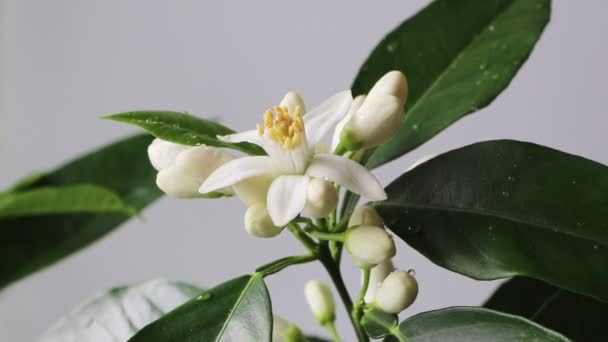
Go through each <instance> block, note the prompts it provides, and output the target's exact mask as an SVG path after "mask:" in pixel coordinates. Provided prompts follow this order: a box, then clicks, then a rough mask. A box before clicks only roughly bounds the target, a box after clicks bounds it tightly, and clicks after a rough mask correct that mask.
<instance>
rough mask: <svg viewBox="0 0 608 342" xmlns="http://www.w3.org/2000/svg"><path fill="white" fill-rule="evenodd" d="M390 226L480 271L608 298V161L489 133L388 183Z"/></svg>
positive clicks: (454, 264) (385, 207) (462, 269)
mask: <svg viewBox="0 0 608 342" xmlns="http://www.w3.org/2000/svg"><path fill="white" fill-rule="evenodd" d="M386 190H387V193H388V200H387V201H386V202H383V203H378V204H377V206H376V207H377V209H378V211H379V212H380V214H381V216H382V217H383V218H384V220H385V223H386V224H387V226H388V227H389V228H390V229H391V230H392V231H393V232H395V233H396V234H397V235H399V236H400V237H401V238H402V239H403V240H405V241H406V242H407V243H408V244H409V245H411V246H412V247H414V248H415V249H417V250H418V251H419V252H421V253H422V254H424V255H425V256H426V257H428V258H429V259H431V260H432V261H433V262H435V263H436V264H438V265H440V266H442V267H445V268H448V269H450V270H452V271H455V272H458V273H461V274H464V275H467V276H469V277H472V278H475V279H497V278H504V277H510V276H514V275H526V276H529V277H532V278H536V279H540V280H544V281H547V282H549V283H552V284H554V285H556V286H559V287H561V288H565V289H568V290H570V291H573V292H577V293H581V294H586V295H590V296H594V297H596V298H598V299H601V300H608V272H606V260H608V210H606V208H607V207H608V167H606V166H604V165H601V164H599V163H596V162H593V161H591V160H588V159H585V158H581V157H577V156H574V155H570V154H567V153H563V152H560V151H556V150H553V149H550V148H547V147H543V146H539V145H535V144H531V143H524V142H517V141H510V140H498V141H488V142H482V143H477V144H473V145H470V146H466V147H463V148H460V149H457V150H454V151H451V152H448V153H445V154H443V155H440V156H439V157H436V158H434V159H432V160H430V161H428V162H426V163H423V164H422V165H420V166H418V167H416V168H415V169H413V170H412V171H410V172H407V173H405V174H404V175H402V176H401V177H399V178H398V179H397V180H395V181H394V182H393V183H391V184H390V185H389V186H388V187H387V189H386Z"/></svg>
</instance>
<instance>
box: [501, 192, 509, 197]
mask: <svg viewBox="0 0 608 342" xmlns="http://www.w3.org/2000/svg"><path fill="white" fill-rule="evenodd" d="M502 196H503V197H509V196H511V194H510V193H509V192H508V191H503V192H502Z"/></svg>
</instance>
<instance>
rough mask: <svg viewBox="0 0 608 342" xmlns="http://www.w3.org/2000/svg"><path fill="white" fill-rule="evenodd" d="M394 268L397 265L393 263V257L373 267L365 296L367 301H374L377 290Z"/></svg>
mask: <svg viewBox="0 0 608 342" xmlns="http://www.w3.org/2000/svg"><path fill="white" fill-rule="evenodd" d="M394 270H395V266H394V265H393V261H392V260H391V259H386V260H384V261H383V262H381V263H379V264H378V265H376V266H375V267H374V268H372V270H371V273H370V276H369V286H368V287H367V291H365V297H364V298H363V299H364V300H365V302H366V303H371V302H373V301H374V298H376V291H377V290H378V288H379V287H380V285H382V282H383V281H384V279H386V277H387V276H388V275H389V274H390V273H391V272H393V271H394Z"/></svg>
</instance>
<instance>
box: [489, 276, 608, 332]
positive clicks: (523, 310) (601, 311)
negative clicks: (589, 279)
mask: <svg viewBox="0 0 608 342" xmlns="http://www.w3.org/2000/svg"><path fill="white" fill-rule="evenodd" d="M484 306H485V307H487V308H489V309H493V310H497V311H501V312H505V313H509V314H513V315H518V316H522V317H525V318H527V319H529V320H532V321H534V322H536V323H538V324H540V325H542V326H545V327H547V328H550V329H553V330H555V331H557V332H559V333H561V334H564V335H565V336H567V337H568V338H570V339H572V340H573V341H577V342H595V341H597V340H598V337H599V336H604V335H605V334H606V332H605V330H606V317H608V304H607V303H604V302H600V301H597V300H594V299H593V298H590V297H586V296H582V295H579V294H575V293H572V292H568V291H566V290H563V289H560V288H556V287H554V286H551V285H549V284H547V283H544V282H542V281H539V280H535V279H531V278H526V277H516V278H513V279H511V280H509V281H508V282H506V283H505V284H503V285H501V286H500V287H499V288H498V290H496V292H494V294H493V295H492V297H490V299H489V300H488V301H487V302H486V303H485V304H484Z"/></svg>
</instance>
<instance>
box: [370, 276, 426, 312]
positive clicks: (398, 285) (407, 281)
mask: <svg viewBox="0 0 608 342" xmlns="http://www.w3.org/2000/svg"><path fill="white" fill-rule="evenodd" d="M416 296H418V282H417V281H416V278H414V276H413V275H411V274H410V273H409V272H403V271H394V272H392V273H391V274H389V275H388V276H387V277H386V279H384V281H383V282H382V285H380V288H378V290H377V291H376V299H375V304H376V306H377V307H378V308H379V309H380V310H382V311H384V312H387V313H394V314H397V313H400V312H401V311H403V310H405V309H406V308H408V307H409V306H410V305H412V303H413V302H414V300H416Z"/></svg>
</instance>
